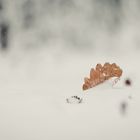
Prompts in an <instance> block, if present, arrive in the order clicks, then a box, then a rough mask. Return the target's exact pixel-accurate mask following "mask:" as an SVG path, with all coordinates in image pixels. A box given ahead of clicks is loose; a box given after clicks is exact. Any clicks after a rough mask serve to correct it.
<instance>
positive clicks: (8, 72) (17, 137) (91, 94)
mask: <svg viewBox="0 0 140 140" xmlns="http://www.w3.org/2000/svg"><path fill="white" fill-rule="evenodd" d="M139 59H140V56H139V52H136V51H133V50H128V51H127V53H125V54H124V53H123V52H121V51H120V52H115V53H112V54H109V53H107V51H106V52H104V51H98V52H94V51H90V52H88V51H87V52H84V51H83V52H81V53H78V52H76V51H72V50H66V49H64V48H61V47H60V48H59V49H56V48H55V49H54V48H53V49H50V48H47V49H46V48H44V49H43V50H42V49H41V51H40V50H34V51H29V52H26V51H24V53H23V51H19V52H16V51H15V50H14V51H12V50H10V51H9V52H8V53H7V54H6V53H2V54H1V55H0V139H1V140H132V139H133V140H139V139H140V133H139V131H140V109H139V106H140V95H139V80H140V74H139V69H140V64H139ZM105 62H110V63H113V62H115V63H117V64H118V65H119V66H120V67H121V68H122V69H123V76H122V77H121V80H120V81H118V83H117V84H116V85H115V86H114V87H112V85H111V84H112V82H111V81H107V82H105V83H103V84H101V85H99V86H97V87H95V88H92V89H90V90H87V91H82V84H83V79H84V77H85V76H88V75H89V71H90V68H91V67H95V66H96V64H97V63H101V64H104V63H105ZM125 78H130V79H131V80H132V85H131V86H125V84H124V80H125ZM70 96H79V97H81V98H83V102H82V103H81V104H68V103H67V102H66V98H68V97H70ZM130 97H131V98H130ZM123 102H125V103H127V105H128V106H127V108H126V112H125V113H124V114H122V113H121V110H120V106H121V103H123Z"/></svg>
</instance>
